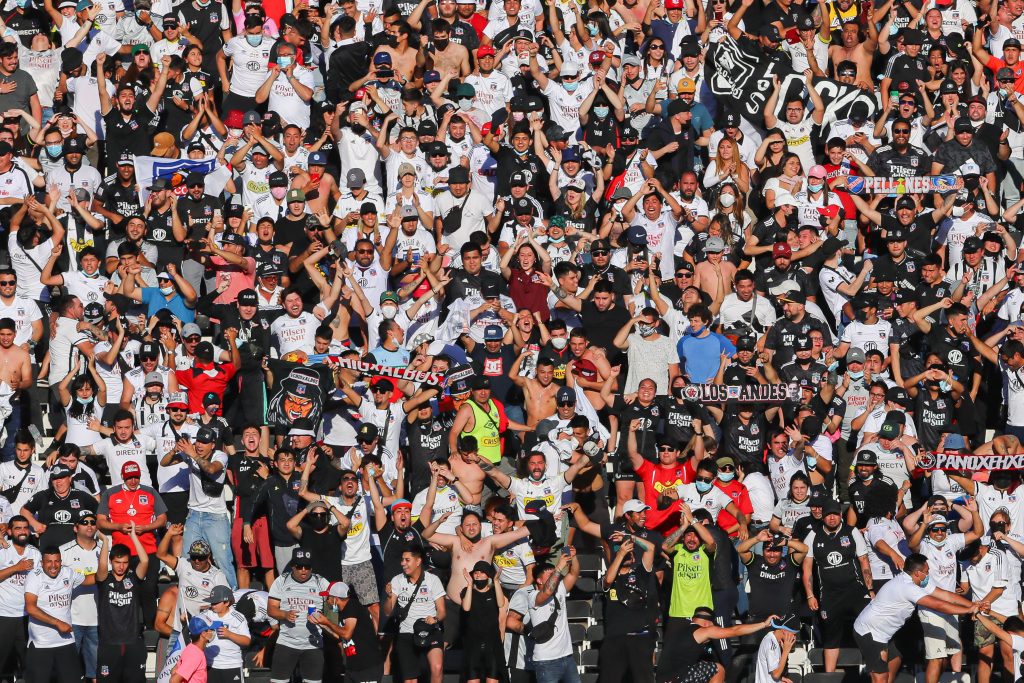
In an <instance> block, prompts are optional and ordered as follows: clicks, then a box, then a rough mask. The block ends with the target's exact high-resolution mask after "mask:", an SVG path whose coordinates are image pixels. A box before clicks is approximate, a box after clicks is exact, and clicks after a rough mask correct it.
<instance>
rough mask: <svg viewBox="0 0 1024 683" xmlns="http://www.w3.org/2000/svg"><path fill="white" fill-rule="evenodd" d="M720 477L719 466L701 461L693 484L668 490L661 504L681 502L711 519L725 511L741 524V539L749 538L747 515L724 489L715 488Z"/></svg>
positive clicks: (664, 493) (661, 496)
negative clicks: (705, 512)
mask: <svg viewBox="0 0 1024 683" xmlns="http://www.w3.org/2000/svg"><path fill="white" fill-rule="evenodd" d="M717 477H718V465H717V464H716V463H714V462H711V460H709V459H707V460H701V461H700V462H699V463H698V464H697V468H696V475H695V478H694V481H693V483H690V484H679V485H678V486H676V487H675V488H670V489H666V490H665V491H662V492H661V495H660V496H659V504H660V505H663V504H664V503H665V502H666V501H672V500H680V501H682V502H683V503H685V504H686V505H687V506H688V507H689V509H691V510H698V509H699V510H706V511H707V512H708V513H710V515H711V519H718V513H720V512H722V511H723V510H726V511H728V513H729V514H730V515H732V516H733V518H734V519H735V520H736V522H737V524H739V531H738V534H739V538H740V540H743V539H745V538H747V536H748V535H749V534H748V530H747V523H748V521H749V520H748V519H747V515H745V514H743V512H742V511H741V510H740V508H739V506H738V505H737V504H736V503H735V502H734V501H733V499H732V498H731V497H730V496H729V495H728V494H727V493H725V492H724V491H722V489H720V488H718V487H716V486H715V481H716V479H717Z"/></svg>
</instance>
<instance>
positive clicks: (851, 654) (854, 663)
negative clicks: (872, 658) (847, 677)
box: [807, 647, 864, 669]
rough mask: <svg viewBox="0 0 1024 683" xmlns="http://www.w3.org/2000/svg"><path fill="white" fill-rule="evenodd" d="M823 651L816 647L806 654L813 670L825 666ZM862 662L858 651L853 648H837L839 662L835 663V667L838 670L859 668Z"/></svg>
mask: <svg viewBox="0 0 1024 683" xmlns="http://www.w3.org/2000/svg"><path fill="white" fill-rule="evenodd" d="M824 656H825V651H824V650H823V649H821V648H820V647H816V648H814V649H813V650H811V651H809V652H808V653H807V660H808V661H809V662H810V663H811V666H813V667H814V668H820V667H823V666H824V665H825V659H824ZM863 663H864V661H863V659H862V658H861V656H860V650H858V649H857V648H855V647H841V648H839V661H838V662H836V666H837V667H839V668H840V669H846V668H852V667H859V666H860V665H861V664H863Z"/></svg>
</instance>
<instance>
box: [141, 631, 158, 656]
mask: <svg viewBox="0 0 1024 683" xmlns="http://www.w3.org/2000/svg"><path fill="white" fill-rule="evenodd" d="M142 640H143V642H145V643H146V649H147V650H149V651H150V652H156V644H157V641H159V640H160V634H159V633H157V632H156V631H150V630H146V631H143V632H142Z"/></svg>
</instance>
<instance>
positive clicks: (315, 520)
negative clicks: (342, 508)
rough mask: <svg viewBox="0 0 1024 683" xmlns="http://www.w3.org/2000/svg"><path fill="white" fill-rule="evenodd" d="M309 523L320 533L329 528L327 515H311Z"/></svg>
mask: <svg viewBox="0 0 1024 683" xmlns="http://www.w3.org/2000/svg"><path fill="white" fill-rule="evenodd" d="M309 523H310V524H311V525H312V526H313V528H314V529H317V530H318V531H319V530H320V529H324V528H326V527H327V515H310V516H309Z"/></svg>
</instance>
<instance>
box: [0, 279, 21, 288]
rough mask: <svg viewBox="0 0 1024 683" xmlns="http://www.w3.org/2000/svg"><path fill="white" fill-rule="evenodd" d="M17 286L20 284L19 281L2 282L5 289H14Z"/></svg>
mask: <svg viewBox="0 0 1024 683" xmlns="http://www.w3.org/2000/svg"><path fill="white" fill-rule="evenodd" d="M16 284H18V281H17V280H0V285H2V286H4V287H13V286H14V285H16Z"/></svg>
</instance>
